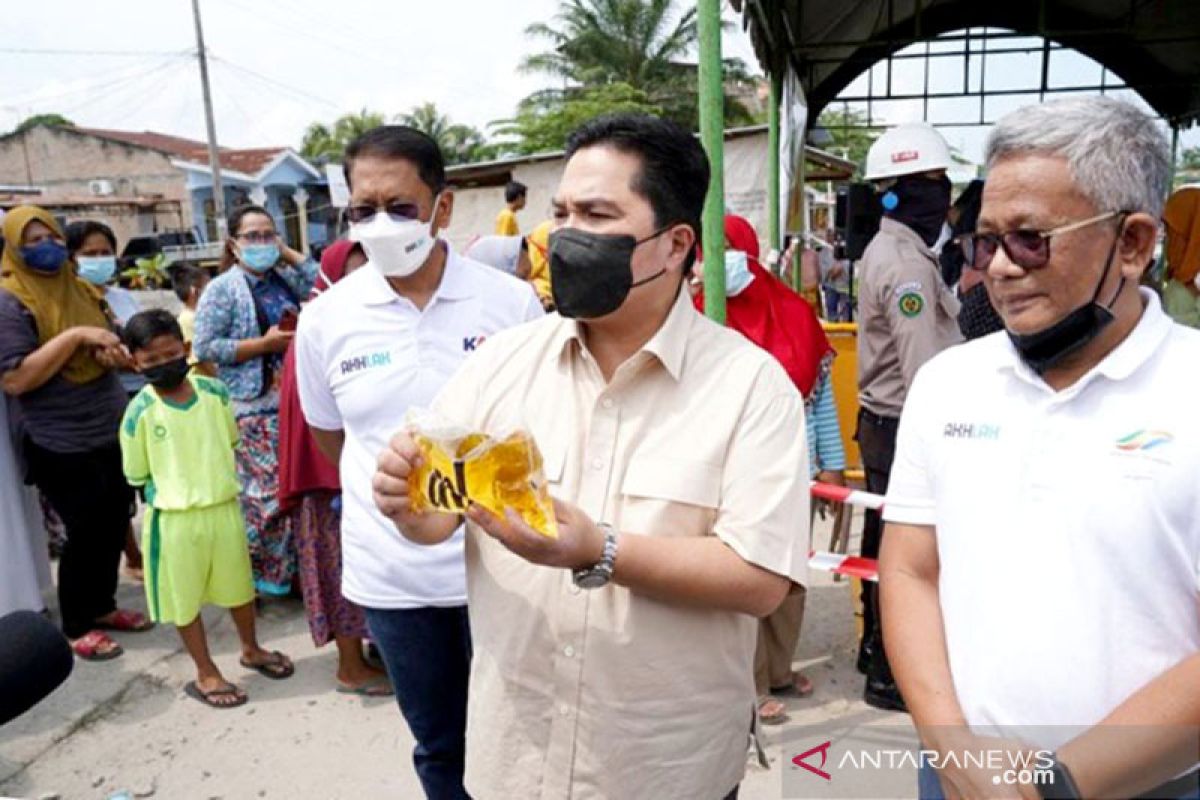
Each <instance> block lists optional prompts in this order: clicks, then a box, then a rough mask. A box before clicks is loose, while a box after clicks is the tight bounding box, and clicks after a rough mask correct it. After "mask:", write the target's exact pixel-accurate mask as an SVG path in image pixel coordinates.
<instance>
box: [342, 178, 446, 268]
mask: <svg viewBox="0 0 1200 800" xmlns="http://www.w3.org/2000/svg"><path fill="white" fill-rule="evenodd" d="M440 197H441V195H440V194H439V195H438V196H437V197H434V198H433V207H434V209H435V211H434V213H435V214H436V213H437V212H436V209H437V203H438V198H440ZM350 241H352V242H361V243H362V246H363V249H364V250H366V251H367V258H369V259H370V260H371V266H373V267H375V269H377V270H379V271H380V272H381V273H383V274H384V275H385V276H386V277H389V278H407V277H408V276H409V275H412V274H413V273H414V272H416V271H417V270H419V269H420V268H421V265H422V264H424V263H425V259H427V258H429V253H430V251H432V250H433V246H434V244H436V243H437V237H436V236H435V235H434V234H433V219H432V218H431V219H430V221H429V222H422V221H421V220H419V219H412V220H405V221H404V222H398V221H396V220H394V219H392V218H391V217H390V216H389V215H388V214H387V213H386V212H385V211H383V210H382V209H379V210H377V211H376V212H375V216H374V217H372V218H371V219H370V221H368V222H360V223H358V224H357V225H351V226H350Z"/></svg>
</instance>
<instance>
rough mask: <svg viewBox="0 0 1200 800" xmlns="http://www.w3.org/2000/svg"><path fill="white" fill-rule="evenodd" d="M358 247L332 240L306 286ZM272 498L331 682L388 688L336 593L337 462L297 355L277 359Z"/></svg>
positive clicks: (335, 275) (348, 690)
mask: <svg viewBox="0 0 1200 800" xmlns="http://www.w3.org/2000/svg"><path fill="white" fill-rule="evenodd" d="M366 261H367V257H366V255H364V254H363V251H362V247H361V246H360V245H359V244H357V243H355V242H349V241H345V240H343V241H339V242H335V243H334V244H332V245H330V246H329V247H328V248H326V250H325V252H324V254H323V255H322V256H321V272H320V274H319V275H318V277H317V281H316V284H315V285H314V286H313V291H312V296H311V297H310V298H309V299H312V297H316V296H317V295H318V294H321V293H322V292H324V291H327V290H328V289H329V287H330V286H332V285H334V284H335V283H337V282H338V281H340V280H341V279H342V278H344V277H346V276H347V275H349V274H350V273H351V272H353V271H354V270H356V269H358V268H359V267H360V266H362V265H363V264H365V263H366ZM279 505H280V508H281V509H282V510H283V511H284V512H286V513H288V514H291V515H292V518H293V530H294V531H295V535H296V550H297V555H298V561H299V576H300V589H301V591H302V592H303V594H304V609H305V611H306V612H307V615H308V629H309V631H310V632H311V633H312V637H313V643H314V644H315V645H316V646H317V647H323V646H325V645H326V644H329V642H330V641H331V640H332V641H333V642H334V643H335V644H336V645H337V651H338V665H337V675H336V681H337V690H338V691H339V692H343V693H345V694H357V695H362V696H364V697H381V696H384V695H390V694H391V693H392V687H391V684H390V683H388V679H387V675H386V674H385V673H384V672H383V671H382V670H379V669H376V668H374V667H372V666H371V665H369V664H368V663H367V661H366V659H364V658H363V640H364V639H366V638H367V622H366V618H365V617H364V615H363V612H362V609H361V608H359V607H358V606H356V605H355V604H354V603H351V602H350V601H349V600H347V599H346V598H344V597H342V532H341V525H342V514H341V506H342V487H341V483H340V482H339V480H338V467H337V465H336V464H331V463H330V462H329V461H328V459H326V458H325V456H324V455H323V454H322V453H321V451H320V449H319V448H318V447H317V444H316V442H315V441H314V440H313V438H312V434H311V433H309V431H308V425H307V423H306V422H305V420H304V411H303V409H301V407H300V392H299V390H298V388H297V386H296V357H295V353H294V351H292V350H289V351H288V354H287V356H286V358H285V360H284V362H283V374H282V376H281V380H280V385H279Z"/></svg>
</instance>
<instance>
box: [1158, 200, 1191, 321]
mask: <svg viewBox="0 0 1200 800" xmlns="http://www.w3.org/2000/svg"><path fill="white" fill-rule="evenodd" d="M1163 222H1165V223H1166V228H1167V282H1166V285H1165V286H1163V307H1164V308H1165V309H1166V311H1167V313H1168V314H1170V315H1171V318H1172V319H1174V320H1175V321H1176V322H1178V323H1179V324H1180V325H1187V326H1188V327H1191V328H1200V186H1184V187H1182V188H1180V189H1178V190H1177V191H1176V192H1175V193H1174V194H1173V195H1171V197H1170V199H1169V200H1167V206H1166V208H1165V209H1163Z"/></svg>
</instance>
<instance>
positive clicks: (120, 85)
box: [63, 59, 185, 114]
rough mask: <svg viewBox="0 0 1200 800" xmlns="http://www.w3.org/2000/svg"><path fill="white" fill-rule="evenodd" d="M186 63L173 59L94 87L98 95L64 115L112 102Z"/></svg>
mask: <svg viewBox="0 0 1200 800" xmlns="http://www.w3.org/2000/svg"><path fill="white" fill-rule="evenodd" d="M184 63H185V62H182V61H176V60H174V59H172V60H169V61H165V62H163V63H161V64H159V65H157V66H155V67H153V68H151V69H148V70H145V71H144V72H140V73H138V74H136V75H130V76H127V77H125V78H122V79H120V80H116V81H111V82H110V83H108V84H105V85H104V86H97V87H93V89H92V91H95V92H97V93H96V94H93V95H92V96H91V97H89V98H87V99H86V100H84V101H83V102H81V103H77V104H76V105H74V106H71V107H69V108H66V109H64V112H63V113H64V114H74V113H76V112H78V111H80V110H81V109H84V108H87V107H88V106H91V105H94V104H95V103H98V102H100V101H101V100H111V99H112V98H113V97H114V96H116V95H117V94H119V93H121V92H123V91H125V90H127V89H129V88H131V87H133V86H136V85H138V84H140V83H141V82H142V81H144V80H145V79H147V78H150V77H152V76H155V75H159V74H161V73H163V72H167V71H170V70H172V69H175V68H177V67H179V66H181V65H182V64H184Z"/></svg>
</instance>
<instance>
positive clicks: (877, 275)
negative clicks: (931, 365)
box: [858, 217, 963, 418]
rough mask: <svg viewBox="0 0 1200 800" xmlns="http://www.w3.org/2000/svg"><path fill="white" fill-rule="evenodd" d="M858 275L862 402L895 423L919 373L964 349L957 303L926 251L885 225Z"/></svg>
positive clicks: (916, 239) (898, 227)
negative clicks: (942, 356)
mask: <svg viewBox="0 0 1200 800" xmlns="http://www.w3.org/2000/svg"><path fill="white" fill-rule="evenodd" d="M859 275H860V278H859V290H858V320H859V322H858V392H859V402H861V403H862V405H863V406H864V407H865V408H866V409H867V410H868V411H872V412H874V413H876V414H880V415H882V416H885V417H897V418H898V417H899V416H900V411H901V409H903V408H904V399H905V398H906V397H907V396H908V389H909V387H910V386H912V382H913V378H914V377H916V374H917V370H918V369H920V368H921V366H922V365H923V364H924V363H925V362H926V361H928V360H929V359H931V358H933V357H934V356H935V355H937V354H938V353H940V352H941V351H943V350H945V349H946V348H947V347H949V346H950V345H953V344H958V343H959V342H961V341H962V339H963V337H962V333H961V332H960V331H959V329H958V321H957V320H958V311H959V302H958V298H956V297H955V296H954V294H953V293H952V292H951V291H950V289H948V288H947V287H946V284H945V282H944V281H943V280H942V276H941V273H940V272H939V271H938V262H937V258H936V257H935V256H934V254H933V251H932V250H930V249H929V246H928V245H926V244H925V242H924V241H923V240H922V239H921V237H920V236H918V235H917V234H916V233H915V232H914V231H913V230H912V228H909V227H908V226H907V225H904V224H901V223H899V222H896V221H895V220H893V219H888V218H886V217H884V219H883V220H881V221H880V223H879V233H877V234H876V235H875V238H874V239H872V240H871V243H870V244H869V245H867V249H866V252H864V253H863V257H862V261H860V262H859Z"/></svg>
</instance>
